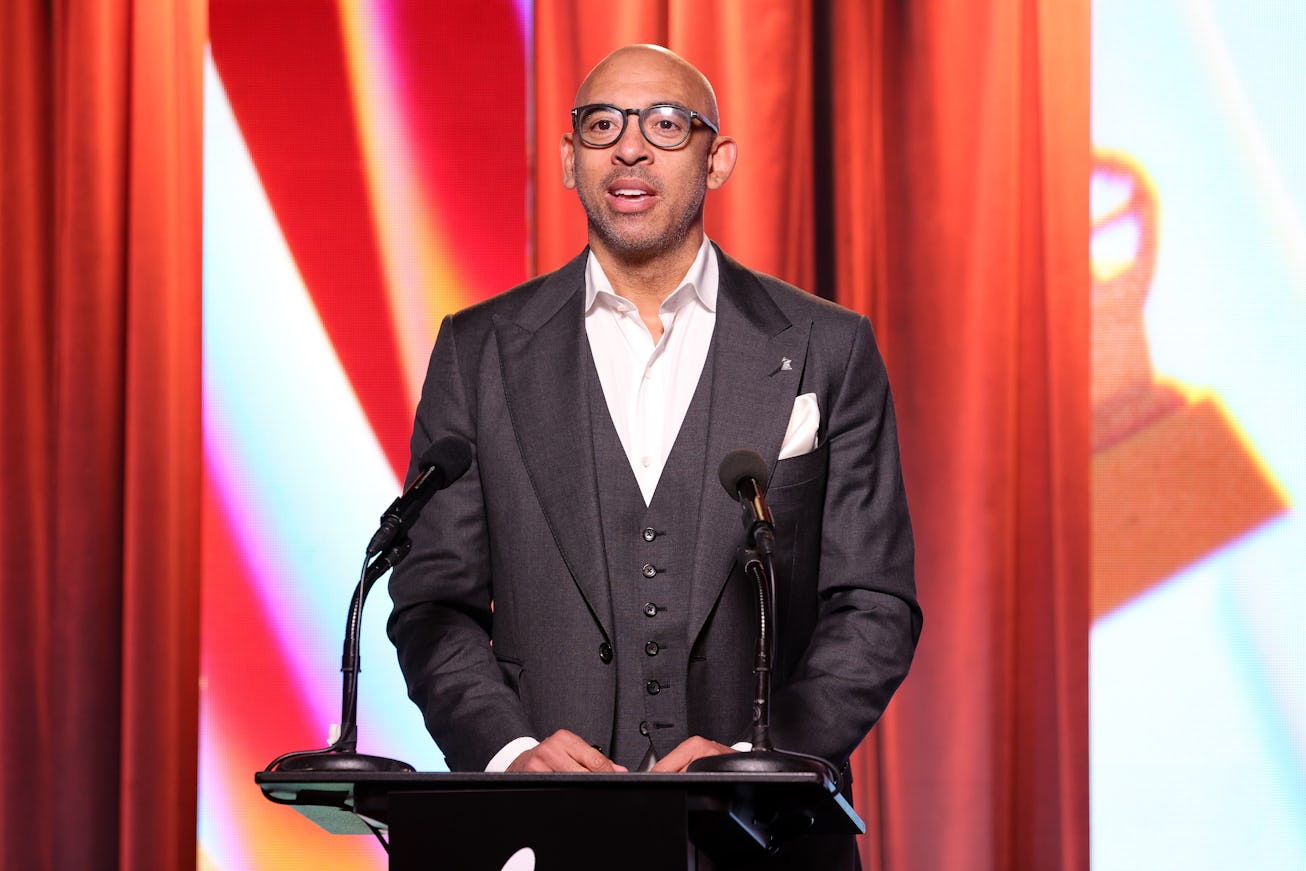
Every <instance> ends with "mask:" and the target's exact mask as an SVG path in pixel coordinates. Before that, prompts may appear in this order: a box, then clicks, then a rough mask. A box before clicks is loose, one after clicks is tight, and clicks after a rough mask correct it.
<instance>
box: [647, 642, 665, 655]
mask: <svg viewBox="0 0 1306 871" xmlns="http://www.w3.org/2000/svg"><path fill="white" fill-rule="evenodd" d="M661 649H662V648H661V647H659V646H658V643H657V642H656V641H650V642H649V643H648V644H645V645H644V652H645V653H647V654H648V655H649V656H657V655H658V651H659V650H661Z"/></svg>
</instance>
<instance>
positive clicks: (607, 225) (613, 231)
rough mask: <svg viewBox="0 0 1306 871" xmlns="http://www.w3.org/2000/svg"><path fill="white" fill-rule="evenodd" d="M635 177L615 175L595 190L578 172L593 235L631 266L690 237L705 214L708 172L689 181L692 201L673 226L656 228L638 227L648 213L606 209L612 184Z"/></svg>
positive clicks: (622, 173) (627, 172)
mask: <svg viewBox="0 0 1306 871" xmlns="http://www.w3.org/2000/svg"><path fill="white" fill-rule="evenodd" d="M632 174H633V175H639V174H638V173H632V172H631V171H630V170H622V171H619V172H614V173H612V174H611V177H610V178H605V179H604V181H603V183H602V184H601V185H600V186H598V187H593V186H591V185H588V184H586V183H585V179H584V178H583V176H582V175H581V174H580V172H579V170H578V171H577V174H576V181H577V184H576V193H577V194H578V195H579V197H580V203H581V206H582V207H583V208H584V209H585V215H586V217H587V218H588V219H589V229H590V233H591V234H592V235H593V236H595V237H597V239H598V240H599V241H600V242H602V243H603V246H604V247H605V248H607V249H608V250H609V251H611V252H612V253H613V254H616V255H617V256H619V257H621V258H623V259H625V260H627V261H629V262H631V263H647V262H649V261H651V260H655V259H657V258H658V257H660V256H662V255H664V254H667V253H669V252H672V251H675V250H676V249H678V248H679V247H681V246H682V245H683V244H684V243H685V241H686V239H688V238H689V231H690V228H691V227H693V226H694V223H695V222H696V221H697V220H698V219H699V217H700V216H701V215H702V214H703V202H704V200H705V199H706V197H707V169H706V168H703V169H702V170H701V171H700V172H699V173H697V174H696V175H695V176H694V177H693V178H692V179H691V180H690V183H689V190H690V199H689V201H688V202H686V203H685V207H684V210H683V211H681V212H680V214H678V215H675V216H674V218H673V220H672V221H671V222H670V223H667V224H662V225H661V226H653V227H641V226H639V224H640V222H647V221H648V219H649V216H648V214H647V213H640V214H635V215H624V214H620V213H615V214H614V213H612V212H609V211H608V210H607V208H606V205H607V204H606V191H607V188H608V185H609V184H610V183H611V181H612V180H613V179H615V178H617V177H619V176H630V175H632ZM657 193H658V196H659V197H661V195H662V193H663V189H662V188H661V187H660V186H659V188H658V191H657Z"/></svg>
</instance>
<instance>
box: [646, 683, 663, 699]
mask: <svg viewBox="0 0 1306 871" xmlns="http://www.w3.org/2000/svg"><path fill="white" fill-rule="evenodd" d="M644 689H646V690H648V694H649V695H650V696H656V695H657V694H658V693H660V692H662V684H660V683H658V682H657V681H655V680H651V681H649V682H648V683H646V684H644Z"/></svg>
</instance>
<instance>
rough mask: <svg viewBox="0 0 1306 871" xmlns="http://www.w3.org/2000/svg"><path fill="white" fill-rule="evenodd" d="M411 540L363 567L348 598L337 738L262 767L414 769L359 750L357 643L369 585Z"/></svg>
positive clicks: (402, 539) (399, 556)
mask: <svg viewBox="0 0 1306 871" xmlns="http://www.w3.org/2000/svg"><path fill="white" fill-rule="evenodd" d="M412 546H413V545H412V541H410V540H409V538H408V536H407V535H402V536H400V537H399V538H398V540H397V541H394V542H393V543H391V544H390V546H389V547H387V548H386V549H385V550H383V551H381V553H380V554H379V555H378V556H377V557H376V559H374V560H372V561H371V562H370V564H369V562H368V558H367V557H364V559H363V569H362V572H361V573H360V575H359V579H358V584H357V585H356V586H355V587H354V595H353V598H352V599H350V602H349V616H348V618H347V620H346V622H345V643H344V652H343V653H342V654H341V657H340V671H341V674H342V675H343V677H342V680H341V694H340V696H341V698H340V732H339V735H338V736H337V737H336V740H335V741H334V742H333V743H332V744H331V745H330V746H329V747H324V748H322V749H321V750H295V751H292V752H290V753H283V754H282V755H280V756H278V757H277V758H276V759H273V760H272V761H271V762H269V763H268V767H267V768H265V769H264V771H413V770H414V769H413V766H411V765H409V764H408V763H407V762H400V761H399V760H398V759H388V758H386V757H384V756H370V755H368V754H366V753H359V752H358V673H359V672H360V671H362V657H361V656H360V655H359V645H360V643H361V639H362V625H363V603H364V601H366V599H367V594H368V593H370V592H371V591H372V586H373V585H374V584H375V583H376V582H377V581H378V580H380V579H381V578H382V577H383V576H384V575H385V573H386V572H388V571H390V570H391V569H393V568H394V567H395V566H397V565H399V562H400V561H401V560H402V559H403V558H404V557H406V556H408V551H409V550H410V549H411V548H412Z"/></svg>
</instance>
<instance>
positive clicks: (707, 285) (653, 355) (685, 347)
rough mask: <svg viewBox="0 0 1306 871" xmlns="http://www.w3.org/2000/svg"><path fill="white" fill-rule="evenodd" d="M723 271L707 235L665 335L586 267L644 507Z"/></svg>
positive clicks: (588, 316) (694, 382)
mask: <svg viewBox="0 0 1306 871" xmlns="http://www.w3.org/2000/svg"><path fill="white" fill-rule="evenodd" d="M719 284H720V272H719V270H718V268H717V259H716V254H715V252H714V251H713V249H712V245H711V243H710V242H708V240H707V237H706V236H705V237H703V244H702V245H701V246H700V247H699V249H698V255H697V256H696V257H695V258H694V262H693V263H692V264H690V267H689V271H688V272H687V273H685V277H684V278H683V279H682V280H681V282H680V285H679V286H678V287H677V288H676V289H675V290H674V291H672V292H671V294H670V295H669V296H668V297H667V298H666V299H665V300H663V301H662V305H661V307H660V309H659V315H660V317H661V319H662V337H661V338H660V339H658V341H657V342H654V341H653V334H652V333H650V332H649V329H648V327H647V326H645V324H644V321H643V319H641V318H640V316H639V309H638V308H637V307H636V306H635V303H633V302H631V301H630V300H628V299H626V298H625V297H622V296H618V295H617V293H616V292H615V291H613V289H612V282H611V281H609V280H608V277H607V275H605V274H604V272H603V267H602V266H601V265H600V264H599V261H598V258H596V257H595V256H594V252H593V251H591V252H590V255H589V262H588V263H587V264H586V267H585V334H586V336H587V337H588V338H589V344H590V353H591V354H592V355H593V357H594V368H595V369H596V370H598V373H599V384H600V386H602V388H603V397H604V399H606V400H607V404H608V414H609V415H610V416H611V417H612V424H613V426H615V427H616V430H617V436H618V437H619V438H620V439H621V446H622V447H623V448H625V450H626V458H627V459H628V460H629V461H630V470H631V471H632V472H634V473H635V480H636V481H638V482H639V489H640V492H641V493H643V494H644V504H645V505H648V504H649V503H650V502H652V501H653V493H654V491H655V490H656V489H657V486H658V479H659V478H661V477H662V469H663V468H664V467H665V466H666V464H667V455H668V454H670V453H671V447H672V445H674V444H675V443H676V436H677V435H678V434H679V433H680V425H681V424H682V423H683V422H684V420H685V413H686V412H687V411H688V410H689V403H690V402H691V401H692V400H693V398H694V391H695V390H696V389H697V388H698V379H699V376H701V375H702V374H703V364H704V363H705V362H706V361H707V352H708V349H709V348H710V347H711V345H712V330H713V328H714V327H715V326H716V299H717V288H718V286H719ZM538 744H539V742H538V741H537V740H536V739H534V738H531V737H522V738H516V739H514V740H512V741H509V742H508V743H507V744H506V745H504V747H503V749H502V750H500V751H499V752H498V753H496V754H494V758H493V759H491V760H490V763H489V764H488V765H486V766H485V770H486V771H506V770H507V768H508V766H509V765H510V764H512V761H513V760H514V759H516V758H517V757H518V756H520V755H521V754H522V753H524V752H526V751H527V750H530V749H531V748H532V747H536V746H538Z"/></svg>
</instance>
